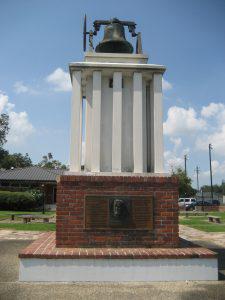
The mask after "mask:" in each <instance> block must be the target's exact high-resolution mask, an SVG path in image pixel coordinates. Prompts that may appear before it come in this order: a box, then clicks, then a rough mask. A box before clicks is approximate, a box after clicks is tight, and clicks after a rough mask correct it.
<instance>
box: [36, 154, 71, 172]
mask: <svg viewBox="0 0 225 300" xmlns="http://www.w3.org/2000/svg"><path fill="white" fill-rule="evenodd" d="M38 166H40V167H43V168H48V169H62V170H67V169H68V168H67V166H66V165H64V164H62V163H61V162H60V161H59V160H56V159H53V155H52V153H48V154H47V155H44V156H43V157H42V160H41V161H40V162H39V163H38Z"/></svg>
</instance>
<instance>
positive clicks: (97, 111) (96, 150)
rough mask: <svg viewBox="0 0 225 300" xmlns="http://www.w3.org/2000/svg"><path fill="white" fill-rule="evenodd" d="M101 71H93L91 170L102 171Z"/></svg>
mask: <svg viewBox="0 0 225 300" xmlns="http://www.w3.org/2000/svg"><path fill="white" fill-rule="evenodd" d="M100 134H101V72H100V71H94V72H93V95H92V149H91V151H92V156H91V171H92V172H100V148H101V145H100Z"/></svg>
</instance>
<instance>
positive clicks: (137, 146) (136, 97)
mask: <svg viewBox="0 0 225 300" xmlns="http://www.w3.org/2000/svg"><path fill="white" fill-rule="evenodd" d="M133 155H134V173H142V172H143V103H142V74H141V73H136V72H135V73H134V75H133Z"/></svg>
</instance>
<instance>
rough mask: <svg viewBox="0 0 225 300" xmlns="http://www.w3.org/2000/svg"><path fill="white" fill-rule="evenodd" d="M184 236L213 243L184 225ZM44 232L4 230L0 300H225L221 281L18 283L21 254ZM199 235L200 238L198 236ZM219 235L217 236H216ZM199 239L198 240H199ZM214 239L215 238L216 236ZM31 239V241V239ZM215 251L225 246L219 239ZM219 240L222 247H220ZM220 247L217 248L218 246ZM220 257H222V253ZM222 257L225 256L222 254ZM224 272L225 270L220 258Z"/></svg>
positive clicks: (0, 253) (0, 238)
mask: <svg viewBox="0 0 225 300" xmlns="http://www.w3.org/2000/svg"><path fill="white" fill-rule="evenodd" d="M180 232H181V236H182V237H185V238H188V239H190V240H191V241H196V240H200V242H201V240H203V241H204V240H205V239H206V238H207V239H209V240H208V242H209V241H210V238H211V233H210V234H208V233H206V235H205V233H202V232H201V231H200V232H199V230H197V232H195V230H194V231H192V229H191V228H189V227H186V226H181V228H180ZM40 234H41V233H40V232H31V231H29V232H26V231H15V230H0V299H1V300H20V299H23V300H27V299H32V300H42V299H45V300H46V299H48V300H51V299H54V300H55V299H56V300H58V299H60V300H61V299H64V300H67V299H68V300H70V299H76V300H89V299H91V300H94V299H98V300H108V299H109V300H117V299H118V300H125V299H126V300H127V299H128V300H133V299H135V300H136V299H138V300H146V299H151V300H164V299H167V300H201V299H204V300H224V299H225V283H224V281H218V282H210V281H207V282H203V281H202V282H196V281H193V282H151V283H142V282H137V283H41V282H40V283H23V282H18V270H19V268H18V267H19V265H18V252H19V251H20V250H21V249H23V248H25V247H26V246H27V245H29V243H30V242H31V240H34V239H36V238H37V237H38V236H40ZM196 234H197V235H196ZM216 235H217V234H216ZM196 236H197V238H196ZM213 236H214V235H213ZM29 238H30V239H29ZM215 239H216V240H215V241H214V242H213V248H218V246H220V247H222V246H221V244H220V243H222V241H220V239H222V236H221V235H220V234H219V236H218V237H217V238H216V237H215ZM218 240H219V244H218ZM215 246H216V247H215ZM220 250H221V251H223V250H224V249H222V248H221V249H220ZM221 253H222V252H221ZM219 255H220V254H219ZM222 256H223V257H225V255H224V254H223V253H222ZM219 267H220V269H222V268H224V269H225V265H224V263H223V259H219Z"/></svg>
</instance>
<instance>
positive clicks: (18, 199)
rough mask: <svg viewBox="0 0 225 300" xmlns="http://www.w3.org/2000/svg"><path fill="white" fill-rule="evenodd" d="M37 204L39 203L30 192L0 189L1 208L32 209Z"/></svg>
mask: <svg viewBox="0 0 225 300" xmlns="http://www.w3.org/2000/svg"><path fill="white" fill-rule="evenodd" d="M38 206H40V203H39V201H38V200H37V199H36V197H35V196H34V195H33V194H32V193H29V192H10V191H0V209H2V210H33V209H35V208H36V207H38Z"/></svg>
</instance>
